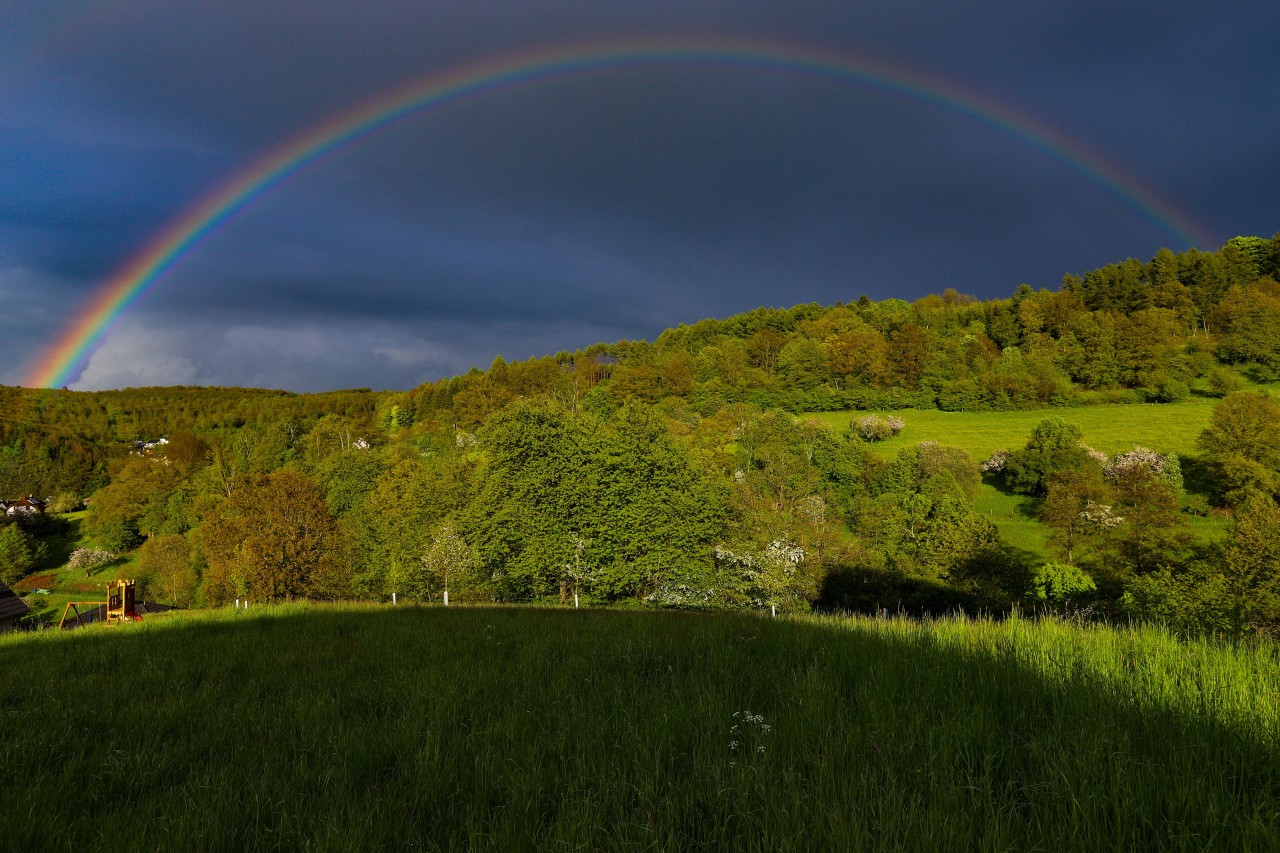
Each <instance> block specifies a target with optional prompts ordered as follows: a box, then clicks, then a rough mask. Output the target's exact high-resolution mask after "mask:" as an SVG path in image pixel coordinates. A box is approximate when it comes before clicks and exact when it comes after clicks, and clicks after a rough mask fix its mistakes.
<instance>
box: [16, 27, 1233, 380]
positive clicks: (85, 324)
mask: <svg viewBox="0 0 1280 853" xmlns="http://www.w3.org/2000/svg"><path fill="white" fill-rule="evenodd" d="M670 64H693V65H704V66H712V67H730V68H735V67H742V68H747V69H758V70H765V71H770V72H784V73H786V72H789V73H794V74H800V75H806V76H811V77H820V78H827V79H831V80H836V81H840V82H844V83H852V84H856V85H859V86H863V87H868V88H872V89H875V90H879V91H884V92H888V93H890V94H893V95H898V96H903V97H906V98H909V99H913V100H916V101H920V102H924V103H926V104H929V105H933V106H935V107H940V108H942V109H945V110H948V111H951V112H954V113H959V114H961V115H963V116H966V117H969V118H972V119H974V120H976V121H978V122H980V123H983V124H986V125H989V126H991V127H993V128H995V129H997V130H999V131H1002V132H1005V133H1009V134H1012V135H1013V136H1015V137H1017V138H1018V139H1021V140H1022V141H1024V142H1026V143H1028V144H1030V145H1031V146H1032V147H1034V148H1037V149H1039V150H1041V151H1043V152H1044V153H1046V154H1048V155H1049V156H1050V157H1052V158H1054V159H1056V160H1058V161H1060V162H1062V163H1064V164H1065V165H1067V166H1068V167H1070V168H1072V169H1074V170H1075V171H1077V172H1079V173H1080V174H1083V175H1085V176H1086V177H1087V178H1089V179H1090V180H1091V181H1093V182H1095V183H1097V184H1098V185H1100V186H1102V187H1104V188H1105V189H1107V190H1108V191H1110V192H1112V193H1113V194H1114V195H1116V196H1118V197H1119V198H1120V199H1121V200H1123V201H1124V202H1126V203H1127V204H1129V205H1130V206H1131V207H1133V208H1135V209H1136V210H1137V211H1138V212H1140V213H1142V214H1143V215H1145V216H1147V217H1149V218H1150V219H1151V220H1153V221H1154V222H1156V223H1157V224H1158V225H1160V226H1161V227H1162V228H1164V229H1166V230H1167V231H1169V232H1170V233H1171V234H1173V235H1175V236H1176V237H1177V238H1178V239H1179V240H1181V241H1182V242H1184V243H1186V244H1194V243H1197V242H1199V243H1200V244H1202V245H1208V244H1209V242H1210V241H1209V240H1208V239H1206V238H1205V236H1204V234H1205V232H1204V231H1203V230H1201V229H1200V228H1198V227H1197V226H1196V225H1195V224H1194V223H1193V222H1192V221H1191V220H1190V219H1189V217H1187V216H1186V215H1185V214H1183V213H1181V212H1179V210H1178V209H1177V207H1176V206H1175V205H1174V204H1172V202H1170V201H1169V200H1168V199H1165V198H1162V197H1161V196H1160V195H1159V194H1158V193H1156V192H1155V191H1154V190H1152V189H1150V188H1148V187H1146V186H1144V185H1143V184H1142V183H1141V182H1140V181H1139V180H1138V179H1137V178H1135V177H1134V176H1133V175H1131V174H1129V173H1128V172H1126V171H1125V170H1123V169H1121V168H1120V167H1118V166H1116V165H1114V164H1111V163H1109V162H1108V161H1107V160H1105V159H1104V158H1103V157H1102V156H1100V155H1099V154H1097V153H1095V152H1093V151H1091V150H1089V149H1088V147H1087V146H1085V145H1084V144H1082V143H1081V142H1078V141H1076V140H1073V139H1070V138H1068V137H1067V136H1065V135H1063V134H1062V133H1061V132H1060V131H1057V130H1055V129H1054V128H1051V127H1049V126H1048V125H1045V124H1043V123H1042V122H1039V121H1037V120H1036V119H1034V118H1032V117H1030V116H1028V115H1025V114H1023V113H1021V112H1018V111H1016V110H1014V109H1013V108H1011V107H1009V106H1007V105H1004V104H1000V103H998V102H996V101H994V100H992V99H990V98H988V97H985V96H981V95H978V94H976V93H974V92H970V91H967V90H964V89H962V88H961V87H959V86H957V85H956V84H954V83H951V82H948V81H943V80H940V79H936V78H933V77H930V76H927V75H924V74H921V73H919V72H916V71H912V70H909V69H904V68H901V67H897V66H893V65H890V64H888V63H885V62H882V61H873V60H869V59H865V58H861V57H858V58H852V57H850V56H847V55H843V54H835V53H829V52H826V51H824V50H820V49H816V48H814V47H813V46H809V45H792V44H782V43H773V42H760V41H748V40H736V39H735V40H714V39H696V40H683V39H661V40H651V41H619V42H609V43H593V44H589V45H577V46H570V47H560V48H556V49H551V50H543V51H538V52H529V53H520V54H516V55H512V56H506V57H503V58H499V59H496V60H492V61H488V62H484V63H480V64H474V65H468V66H466V67H463V68H459V69H455V70H453V71H447V72H444V73H437V74H433V75H430V76H427V77H425V78H420V79H417V80H414V81H412V82H410V83H409V84H407V85H404V86H400V87H398V88H396V89H393V90H391V91H387V92H384V93H382V94H380V95H378V96H376V97H374V98H372V99H370V100H367V101H365V102H363V103H360V104H358V105H356V106H354V107H353V108H351V109H348V110H346V111H345V112H342V113H339V114H337V115H335V116H333V117H330V118H329V119H327V120H325V121H323V122H321V123H320V124H317V125H315V126H313V127H311V128H310V129H309V130H307V131H305V132H303V133H301V134H300V135H298V136H295V137H294V138H292V139H291V140H290V141H288V142H286V143H284V144H283V145H280V146H279V147H277V148H275V149H274V150H272V151H270V152H269V153H267V154H266V155H265V156H263V157H261V158H260V159H258V160H257V161H255V162H253V163H251V164H250V165H249V166H248V167H246V168H244V169H242V170H241V171H239V172H237V173H235V174H234V175H232V176H231V178H230V179H229V180H228V181H226V182H225V183H224V184H223V185H222V186H220V187H219V188H218V189H216V190H214V191H213V192H212V193H210V194H209V195H207V196H206V197H204V198H203V199H201V200H200V201H199V202H198V203H196V204H195V205H193V206H192V207H190V208H188V209H187V210H186V211H185V212H184V213H182V214H181V215H180V216H179V217H178V218H177V219H176V220H174V221H173V222H171V223H169V224H168V225H167V227H165V228H164V229H163V231H162V232H161V233H160V234H159V236H158V237H156V238H155V239H154V240H153V241H152V242H151V243H150V245H148V246H147V247H146V248H145V249H144V250H143V251H142V252H141V253H140V254H138V255H137V256H135V257H134V258H133V259H132V260H130V261H129V263H128V264H126V265H125V266H124V267H122V268H120V269H119V270H117V271H116V272H115V274H114V275H113V276H112V277H111V278H110V279H108V280H107V281H106V282H105V283H104V284H102V285H100V286H99V287H98V289H97V290H96V291H95V292H94V293H93V295H92V296H91V298H90V299H89V301H88V303H87V304H86V305H85V306H83V307H82V308H81V309H80V312H79V314H77V315H76V317H75V318H74V320H73V321H72V322H71V323H70V324H69V325H68V326H67V327H66V328H65V329H64V330H63V332H62V333H61V335H60V336H59V337H58V339H57V340H56V341H55V342H54V344H53V345H52V346H50V347H49V348H48V349H47V350H46V351H45V352H44V353H43V354H42V355H41V357H40V359H39V360H38V362H37V363H36V365H35V366H34V367H33V368H32V369H31V370H30V372H29V374H28V376H27V378H26V380H25V381H24V383H23V384H25V385H28V386H33V387H46V388H54V387H59V386H62V385H66V384H68V382H69V379H70V378H71V377H73V376H76V375H78V372H77V371H78V370H81V369H83V368H82V365H83V364H84V363H85V362H86V361H87V360H88V356H89V355H90V354H91V353H92V351H93V350H94V349H95V348H96V347H97V346H98V345H99V344H100V343H101V342H102V341H103V340H104V339H105V338H106V336H107V335H108V333H109V332H110V330H111V329H112V327H113V325H114V324H115V322H116V321H117V320H118V319H119V318H120V316H121V315H122V314H123V313H124V312H125V311H127V310H128V309H129V307H130V306H131V305H133V304H134V303H136V302H137V301H138V300H139V299H140V298H141V297H142V296H143V295H144V294H145V293H146V292H147V291H148V290H149V289H150V288H151V287H152V286H153V285H154V284H155V283H156V282H157V281H158V280H159V279H160V278H161V277H162V276H163V275H164V274H165V272H166V271H167V270H169V269H170V268H172V267H173V266H174V265H175V264H176V263H178V261H180V260H181V259H182V258H183V257H184V256H185V255H186V254H187V252H189V251H191V249H192V248H194V247H195V246H196V245H198V244H199V243H200V242H201V241H202V240H204V239H205V238H206V237H208V236H209V235H210V234H211V233H213V232H214V231H215V230H217V228H218V227H219V226H220V225H222V224H223V223H225V222H227V221H228V220H229V219H231V218H232V217H233V216H235V215H236V214H237V213H239V212H240V211H242V210H244V209H245V208H246V207H248V206H249V205H250V204H251V203H252V202H253V201H254V200H255V199H257V198H259V197H261V196H263V195H264V194H266V193H269V192H271V191H272V190H274V189H275V188H276V187H278V186H280V185H281V184H282V183H284V182H285V181H287V180H288V179H290V178H291V177H293V176H294V175H297V174H298V173H300V172H302V171H304V170H306V169H308V168H310V167H312V166H315V165H316V164H318V163H320V162H321V161H323V160H324V159H325V158H327V157H329V156H331V155H333V154H335V153H337V152H339V151H340V150H342V149H344V148H346V147H347V146H349V145H353V144H355V143H357V142H359V141H360V140H362V139H365V138H367V137H369V136H370V135H372V134H375V133H377V132H379V131H383V130H386V129H387V128H389V127H392V126H394V125H396V124H398V123H400V122H403V121H406V120H408V119H411V118H414V117H416V116H419V115H421V114H423V113H424V112H426V111H428V110H435V109H440V108H443V107H446V106H448V105H451V104H456V103H458V102H460V101H464V100H466V99H469V98H475V97H480V96H483V95H485V94H489V93H493V92H498V91H502V90H504V89H510V88H512V87H517V86H521V85H528V84H534V83H542V82H546V81H552V80H555V79H558V78H563V77H568V76H576V75H582V74H589V73H592V72H597V71H601V70H606V69H618V68H628V67H637V66H639V67H643V66H652V65H670Z"/></svg>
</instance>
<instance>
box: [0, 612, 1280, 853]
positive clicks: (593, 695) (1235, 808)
mask: <svg viewBox="0 0 1280 853" xmlns="http://www.w3.org/2000/svg"><path fill="white" fill-rule="evenodd" d="M139 627H140V629H139ZM973 630H974V631H975V636H976V632H979V631H982V630H986V631H992V632H995V633H994V634H993V635H992V637H990V638H988V640H985V641H983V642H974V643H969V644H965V643H963V642H955V641H953V640H952V639H949V636H948V635H947V634H946V632H945V631H943V630H934V629H932V628H930V627H929V625H928V624H920V623H916V624H907V623H895V622H886V623H875V622H870V621H858V622H849V621H844V622H841V621H838V620H832V621H829V622H828V621H789V620H769V619H765V618H757V617H754V616H743V615H722V614H715V615H705V614H690V613H672V612H660V613H659V612H639V613H632V612H609V611H577V612H575V611H572V610H560V609H539V610H534V609H528V608H525V609H521V608H453V609H450V610H447V611H446V610H443V609H438V608H430V609H426V608H399V609H396V610H392V609H390V608H360V609H338V608H312V609H308V610H298V611H296V612H290V611H288V610H284V611H278V612H271V611H270V609H269V608H263V609H262V611H260V612H258V613H254V612H253V611H250V612H249V613H248V614H244V613H243V611H241V612H240V613H235V612H232V613H220V614H217V615H216V616H214V617H211V618H203V619H194V618H181V619H176V620H174V621H172V622H171V623H169V624H164V623H163V622H161V621H160V620H156V622H154V623H149V624H148V623H144V625H143V626H135V627H134V628H133V629H130V628H129V627H125V628H114V629H99V630H87V631H84V632H81V633H80V634H79V636H69V637H53V638H33V639H31V640H26V641H21V642H0V671H3V672H5V673H6V676H7V677H6V679H4V680H3V681H0V714H3V717H4V719H5V721H6V739H5V741H3V742H0V766H3V767H5V768H6V770H7V772H8V775H9V778H10V785H9V786H8V791H9V794H8V795H6V797H5V798H3V799H0V824H2V825H4V826H5V827H6V835H7V837H8V840H9V841H11V842H13V843H14V844H15V845H17V847H16V849H25V848H40V847H47V846H50V845H51V844H54V843H56V844H57V846H63V847H66V846H78V845H79V844H81V843H100V842H103V841H106V840H107V839H108V838H111V839H112V841H113V843H118V844H120V845H122V846H123V847H125V848H128V847H136V848H140V849H141V848H154V847H156V846H163V845H164V842H165V840H166V839H168V840H170V841H171V840H172V839H173V838H175V837H185V838H194V839H199V844H198V846H201V847H204V848H207V849H224V848H226V849H230V848H237V849H239V848H246V847H252V848H263V847H280V846H284V847H293V848H296V847H304V846H308V847H309V846H315V847H321V848H335V849H336V848H343V849H346V848H351V847H358V848H370V847H374V848H377V847H390V848H396V849H401V848H404V847H408V846H427V847H440V848H456V847H479V848H486V849H533V848H547V847H566V848H568V847H581V846H587V847H592V848H597V847H599V848H606V849H609V848H616V847H619V846H647V847H655V848H658V849H709V848H713V847H714V848H719V849H744V850H747V849H761V850H763V849H769V850H778V849H842V848H849V847H854V848H864V849H920V850H925V849H961V848H967V849H993V848H999V849H1033V848H1034V849H1080V850H1085V849H1102V848H1109V849H1152V848H1157V847H1159V848H1163V849H1178V848H1186V849H1202V848H1203V847H1204V846H1206V845H1208V846H1212V847H1217V848H1219V849H1231V848H1239V849H1249V848H1252V849H1265V848H1268V847H1271V846H1272V845H1273V844H1274V842H1275V841H1276V834H1275V830H1274V815H1275V814H1276V810H1277V808H1278V807H1280V760H1278V757H1277V752H1276V743H1275V738H1274V732H1273V733H1272V736H1271V737H1270V738H1268V737H1267V736H1265V735H1264V734H1261V733H1260V732H1261V731H1262V730H1260V729H1258V728H1257V727H1254V726H1250V725H1246V724H1245V723H1241V722H1240V721H1238V720H1232V719H1229V718H1227V717H1223V716H1221V715H1215V714H1214V713H1212V712H1211V711H1206V710H1205V708H1207V707H1212V705H1211V703H1210V704H1206V703H1204V702H1201V701H1200V698H1201V697H1196V696H1188V697H1187V699H1186V701H1181V700H1179V701H1173V700H1171V699H1170V698H1169V695H1168V694H1165V693H1159V692H1158V691H1154V690H1152V691H1144V690H1143V689H1142V684H1143V682H1142V681H1141V679H1140V678H1137V677H1136V676H1138V675H1140V674H1141V668H1142V666H1143V665H1144V663H1143V657H1142V656H1143V654H1144V647H1143V646H1142V644H1141V643H1138V642H1134V643H1131V644H1130V645H1131V646H1132V649H1129V648H1128V647H1127V646H1126V645H1125V644H1126V642H1128V641H1126V640H1124V639H1123V637H1122V638H1121V640H1120V646H1121V647H1123V648H1121V650H1120V651H1119V652H1117V654H1118V655H1119V657H1118V660H1119V662H1120V665H1122V666H1129V667H1131V668H1134V669H1133V674H1134V676H1135V677H1133V678H1131V679H1125V678H1116V677H1110V676H1108V674H1107V672H1106V668H1105V666H1103V665H1102V664H1101V663H1097V662H1096V661H1094V660H1093V659H1092V658H1090V657H1089V654H1087V653H1086V652H1085V651H1082V649H1084V647H1085V646H1086V645H1087V643H1086V641H1087V640H1088V638H1089V636H1090V635H1088V634H1087V633H1085V632H1080V637H1079V648H1073V647H1072V645H1071V642H1070V641H1065V640H1064V641H1063V642H1061V643H1057V644H1056V645H1055V644H1054V643H1048V648H1049V651H1050V652H1052V656H1051V657H1052V659H1051V660H1050V661H1049V662H1048V663H1044V662H1043V661H1041V662H1040V663H1036V661H1038V660H1040V658H1042V657H1043V655H1040V654H1038V652H1037V647H1036V643H1035V642H1034V641H1033V640H1028V639H1026V638H1022V639H1020V638H1019V635H1018V633H1017V631H1018V630H1019V628H1018V626H1016V625H1013V626H1009V627H1008V628H1007V630H1006V629H1005V628H1004V627H1001V626H994V627H992V626H987V627H986V628H982V627H980V626H979V627H975V628H974V629H973ZM1021 630H1032V629H1028V628H1023V629H1021ZM1063 630H1066V629H1063ZM1064 636H1067V635H1064ZM1150 651H1152V652H1153V653H1154V652H1155V651H1158V649H1156V648H1155V647H1154V646H1153V647H1152V649H1151V650H1150ZM1104 663H1105V662H1104ZM1271 665H1272V666H1273V668H1274V660H1272V663H1271ZM1152 666H1154V664H1152ZM1209 675H1215V674H1214V673H1210V674H1209ZM1215 677H1216V676H1215ZM1211 682H1212V678H1206V681H1205V683H1206V684H1209V683H1211ZM71 684H74V685H75V690H74V691H71V692H68V691H67V690H66V688H67V686H68V685H71ZM1182 689H1185V690H1191V688H1190V687H1189V686H1186V685H1184V687H1183V688H1182ZM56 696H59V697H62V698H61V699H59V700H57V701H53V697H56ZM1209 698H1210V699H1213V698H1214V697H1212V696H1211V697H1209ZM1218 698H1219V699H1220V698H1221V697H1218ZM1175 699H1176V697H1175ZM1214 701H1217V700H1216V699H1215V700H1214ZM747 712H750V713H749V714H748V716H751V715H752V714H754V715H756V716H758V717H759V718H760V719H761V720H763V721H764V722H760V723H755V722H751V723H748V722H746V719H747V718H745V717H743V716H742V715H743V714H744V713H747ZM751 719H752V720H754V719H755V717H751ZM1246 722H1247V721H1246ZM1263 722H1266V721H1265V720H1264V721H1263ZM50 732H56V733H57V735H56V736H57V741H56V742H55V743H47V742H46V741H44V740H43V738H44V736H46V735H47V734H48V733H50ZM38 743H47V745H46V746H45V747H43V749H42V753H43V754H42V755H41V757H40V758H35V757H33V756H31V755H30V754H28V753H25V752H23V751H22V750H21V749H20V748H19V747H17V746H15V745H16V744H25V745H28V748H29V746H30V745H34V744H38ZM50 764H53V765H54V766H57V767H58V768H59V772H56V773H50V772H49V766H50ZM122 812H127V813H128V814H129V815H130V825H131V827H132V830H131V833H130V834H129V836H128V837H127V838H122V837H118V836H114V835H108V831H109V830H108V828H109V827H110V826H111V825H112V823H111V820H110V819H111V818H112V817H113V816H118V815H119V814H121V813H122Z"/></svg>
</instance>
